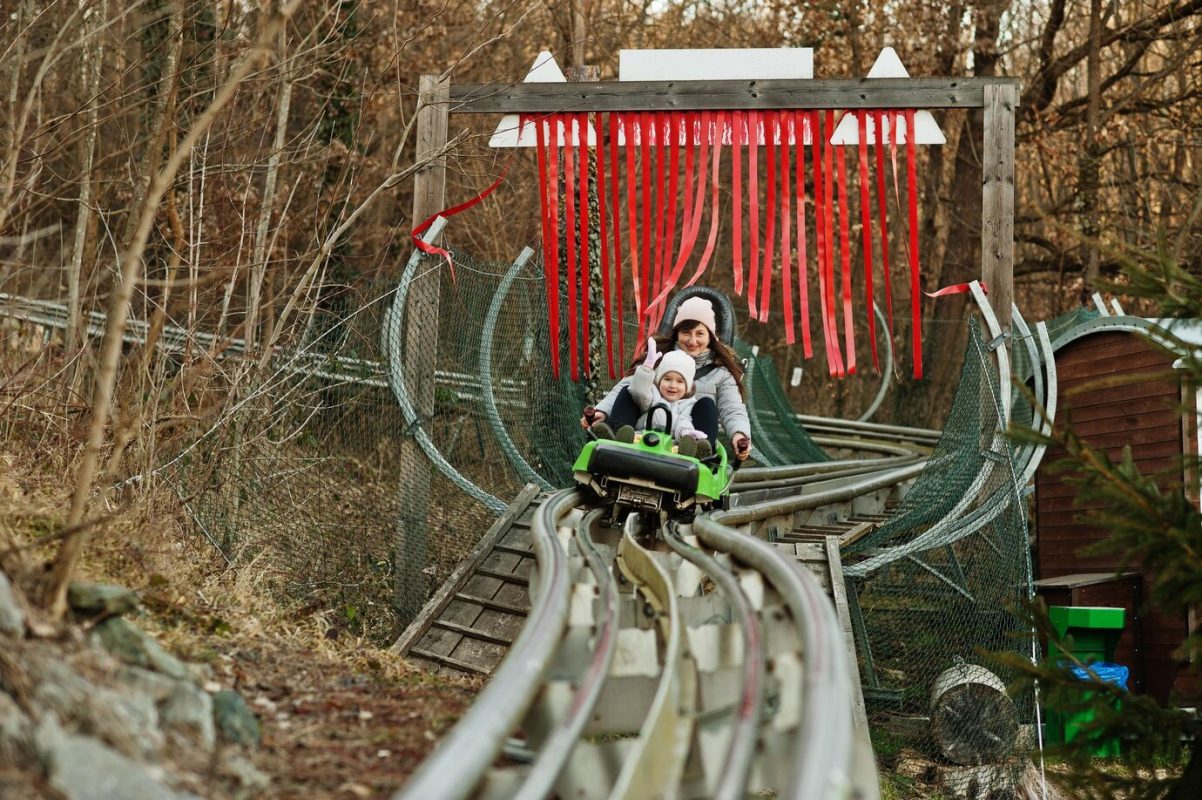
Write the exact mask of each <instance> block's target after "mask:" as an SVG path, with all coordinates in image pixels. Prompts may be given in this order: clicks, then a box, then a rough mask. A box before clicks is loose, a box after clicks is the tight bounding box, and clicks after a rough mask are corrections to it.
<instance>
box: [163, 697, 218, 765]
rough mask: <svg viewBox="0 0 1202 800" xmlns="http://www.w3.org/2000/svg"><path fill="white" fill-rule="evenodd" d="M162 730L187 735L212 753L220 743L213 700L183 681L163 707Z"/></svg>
mask: <svg viewBox="0 0 1202 800" xmlns="http://www.w3.org/2000/svg"><path fill="white" fill-rule="evenodd" d="M163 726H164V727H166V728H170V729H173V730H177V731H180V732H182V733H184V734H185V735H187V736H188V737H190V738H191V739H192V740H193V741H195V742H197V743H198V744H200V746H201V747H203V748H204V749H205V750H206V751H207V752H212V750H213V747H214V745H215V744H216V743H217V732H216V728H215V727H214V723H213V699H212V698H211V697H210V696H209V693H208V692H206V691H204V690H203V689H201V688H199V687H197V686H195V685H194V684H191V683H187V682H184V681H180V682H179V683H178V684H176V686H175V690H174V691H173V692H172V693H171V696H170V697H168V698H167V702H166V703H164V704H163Z"/></svg>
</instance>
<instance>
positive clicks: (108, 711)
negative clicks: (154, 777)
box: [88, 689, 163, 759]
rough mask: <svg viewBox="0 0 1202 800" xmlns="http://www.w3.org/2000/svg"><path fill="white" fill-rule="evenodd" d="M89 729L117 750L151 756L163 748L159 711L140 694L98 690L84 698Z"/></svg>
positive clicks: (146, 696) (150, 701)
mask: <svg viewBox="0 0 1202 800" xmlns="http://www.w3.org/2000/svg"><path fill="white" fill-rule="evenodd" d="M88 714H89V717H90V720H89V721H90V725H89V727H90V729H91V732H92V733H94V734H96V735H97V736H99V737H100V738H102V739H104V740H105V741H106V742H108V743H109V744H110V745H112V746H113V747H115V748H116V749H117V750H119V751H120V752H121V753H123V754H125V755H127V756H130V757H133V758H137V757H142V758H148V759H149V758H153V757H155V756H157V755H158V754H159V752H160V751H161V750H162V749H163V732H162V731H161V730H159V712H158V710H157V709H156V708H155V705H154V700H153V699H152V698H151V697H150V696H148V695H144V694H137V693H133V692H119V691H114V690H112V689H99V690H97V691H96V692H95V693H94V694H93V695H92V696H91V697H90V698H88Z"/></svg>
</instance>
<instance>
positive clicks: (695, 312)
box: [672, 296, 718, 338]
mask: <svg viewBox="0 0 1202 800" xmlns="http://www.w3.org/2000/svg"><path fill="white" fill-rule="evenodd" d="M689 321H695V322H701V323H704V325H705V327H707V328H709V332H710V336H713V337H714V338H717V336H718V335H717V334H716V333H715V332H714V331H716V330H717V329H718V325H717V323H716V322H715V321H714V304H713V303H711V302H710V301H709V300H706V299H705V298H704V297H697V296H693V297H690V298H689V299H688V300H685V301H684V302H683V303H681V304H680V307H679V308H678V309H676V319H674V320H673V321H672V327H673V328H675V327H676V326H677V325H679V324H680V323H682V322H689Z"/></svg>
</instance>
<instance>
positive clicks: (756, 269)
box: [747, 111, 763, 319]
mask: <svg viewBox="0 0 1202 800" xmlns="http://www.w3.org/2000/svg"><path fill="white" fill-rule="evenodd" d="M762 138H763V137H762V136H761V134H760V113H759V112H758V111H748V112H747V216H748V223H749V224H750V226H751V227H750V228H749V230H748V232H747V233H748V236H747V246H748V247H750V248H751V272H750V281H749V284H748V288H747V311H748V313H750V314H751V318H752V319H756V318H758V317H759V302H758V301H759V295H758V293H757V291H756V289H757V287H758V286H759V279H760V254H761V249H762V248H763V244H762V243H761V242H760V141H761V140H762Z"/></svg>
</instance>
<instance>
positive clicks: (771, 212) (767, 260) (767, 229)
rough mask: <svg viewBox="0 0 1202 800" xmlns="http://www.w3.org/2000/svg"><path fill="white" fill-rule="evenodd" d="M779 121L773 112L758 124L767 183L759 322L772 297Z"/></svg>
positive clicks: (765, 312)
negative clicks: (776, 126) (762, 137)
mask: <svg viewBox="0 0 1202 800" xmlns="http://www.w3.org/2000/svg"><path fill="white" fill-rule="evenodd" d="M778 120H779V118H778V117H777V115H776V114H775V113H773V112H768V114H767V115H766V116H764V115H761V117H760V124H761V125H762V126H763V131H764V152H765V155H766V156H767V158H766V159H765V164H764V167H765V169H766V170H767V172H765V174H764V177H765V178H766V179H767V181H768V205H767V207H766V208H765V214H766V216H767V221H766V224H765V226H764V248H763V249H764V254H763V260H762V261H761V262H760V316H759V320H760V322H767V321H768V309H769V305H768V301H769V300H770V299H771V295H772V260H773V257H774V256H775V255H776V139H775V138H774V137H775V135H776V134H775V132H774V130H773V129H774V126H775V123H776V122H777V121H778Z"/></svg>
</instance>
